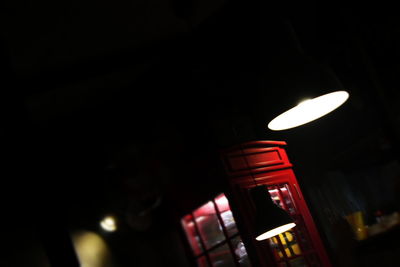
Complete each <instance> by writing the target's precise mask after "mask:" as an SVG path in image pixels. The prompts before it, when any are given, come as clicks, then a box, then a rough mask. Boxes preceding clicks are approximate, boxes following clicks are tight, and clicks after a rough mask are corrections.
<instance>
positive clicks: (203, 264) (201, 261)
mask: <svg viewBox="0 0 400 267" xmlns="http://www.w3.org/2000/svg"><path fill="white" fill-rule="evenodd" d="M197 267H209V265H208V263H207V259H206V257H205V256H203V257H200V258H198V260H197Z"/></svg>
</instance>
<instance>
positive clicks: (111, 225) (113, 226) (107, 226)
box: [100, 216, 117, 232]
mask: <svg viewBox="0 0 400 267" xmlns="http://www.w3.org/2000/svg"><path fill="white" fill-rule="evenodd" d="M100 225H101V227H102V228H103V229H104V230H105V231H107V232H114V231H116V230H117V223H116V220H115V218H114V217H112V216H107V217H105V218H104V219H103V220H102V221H101V222H100Z"/></svg>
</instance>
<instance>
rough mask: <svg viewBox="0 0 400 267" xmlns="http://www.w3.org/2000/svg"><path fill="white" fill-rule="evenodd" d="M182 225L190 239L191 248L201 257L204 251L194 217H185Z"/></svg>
mask: <svg viewBox="0 0 400 267" xmlns="http://www.w3.org/2000/svg"><path fill="white" fill-rule="evenodd" d="M181 224H182V227H183V229H184V230H185V233H186V236H187V238H188V241H189V243H190V246H191V247H192V250H193V253H194V254H195V255H199V254H200V253H202V252H203V249H202V247H201V243H200V237H199V235H198V234H197V231H196V227H195V225H194V222H193V220H192V216H191V215H187V216H185V217H184V218H183V219H182V220H181Z"/></svg>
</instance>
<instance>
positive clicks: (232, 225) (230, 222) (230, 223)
mask: <svg viewBox="0 0 400 267" xmlns="http://www.w3.org/2000/svg"><path fill="white" fill-rule="evenodd" d="M215 204H216V205H217V207H218V211H219V212H220V215H221V218H222V221H223V223H224V226H225V228H226V231H227V233H228V236H229V237H230V236H232V235H234V234H236V233H237V232H238V230H237V228H236V222H235V219H234V218H233V215H232V211H231V207H230V206H229V202H228V199H227V198H226V197H225V195H224V194H221V195H219V196H218V197H216V198H215Z"/></svg>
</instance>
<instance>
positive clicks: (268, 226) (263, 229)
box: [250, 185, 296, 241]
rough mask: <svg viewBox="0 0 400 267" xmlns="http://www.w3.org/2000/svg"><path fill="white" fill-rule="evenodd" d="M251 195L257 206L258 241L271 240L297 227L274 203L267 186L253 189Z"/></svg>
mask: <svg viewBox="0 0 400 267" xmlns="http://www.w3.org/2000/svg"><path fill="white" fill-rule="evenodd" d="M250 195H251V197H252V199H253V202H254V204H255V206H256V226H255V228H256V229H255V230H256V240H258V241H261V240H264V239H267V238H271V237H273V236H276V235H278V234H281V233H283V232H286V231H288V230H289V229H291V228H293V227H295V226H296V224H295V223H294V221H293V219H292V218H291V217H290V215H289V214H288V213H287V212H286V211H284V210H283V209H281V208H280V207H278V206H277V205H276V204H275V203H274V202H273V201H272V199H271V196H270V194H269V192H268V190H267V188H266V186H264V185H259V186H256V187H253V188H251V189H250Z"/></svg>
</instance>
